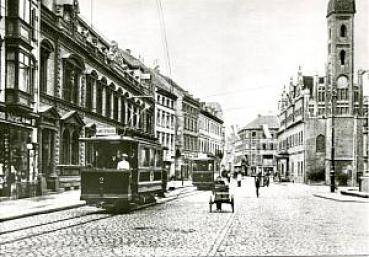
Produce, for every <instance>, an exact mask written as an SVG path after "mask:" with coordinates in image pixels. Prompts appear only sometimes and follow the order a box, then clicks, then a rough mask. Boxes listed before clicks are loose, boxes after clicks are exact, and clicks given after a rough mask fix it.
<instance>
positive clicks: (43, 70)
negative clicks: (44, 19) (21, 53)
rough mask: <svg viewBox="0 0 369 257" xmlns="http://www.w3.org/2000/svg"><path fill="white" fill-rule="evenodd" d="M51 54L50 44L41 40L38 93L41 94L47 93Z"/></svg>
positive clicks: (52, 50) (52, 48) (51, 47)
mask: <svg viewBox="0 0 369 257" xmlns="http://www.w3.org/2000/svg"><path fill="white" fill-rule="evenodd" d="M52 52H54V47H53V46H52V44H51V43H50V42H49V41H47V40H43V41H42V43H41V51H40V91H41V92H42V93H47V81H48V70H49V58H50V54H51V53H52Z"/></svg>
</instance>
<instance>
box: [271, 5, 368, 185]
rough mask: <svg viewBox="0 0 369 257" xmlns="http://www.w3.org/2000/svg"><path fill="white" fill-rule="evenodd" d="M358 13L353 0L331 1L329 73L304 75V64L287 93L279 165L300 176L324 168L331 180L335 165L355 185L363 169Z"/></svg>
mask: <svg viewBox="0 0 369 257" xmlns="http://www.w3.org/2000/svg"><path fill="white" fill-rule="evenodd" d="M355 13H356V8H355V1H354V0H330V1H329V3H328V9H327V31H328V42H327V48H328V56H327V70H326V74H325V76H324V77H320V76H317V75H316V76H304V75H303V74H302V71H301V69H300V70H299V72H298V76H297V81H296V82H293V81H292V80H291V83H290V87H289V89H288V90H286V89H285V90H284V92H283V93H282V97H281V100H280V102H279V119H280V124H281V127H280V130H279V135H278V140H279V155H278V169H279V170H280V172H281V173H282V174H285V175H287V176H291V177H293V178H294V179H295V180H297V181H301V182H307V180H308V179H307V177H308V174H309V173H312V172H324V173H325V181H326V183H329V182H330V177H329V173H330V171H331V170H334V171H335V172H336V174H340V173H345V174H347V177H348V184H349V185H352V186H356V185H357V183H358V174H359V175H360V173H358V172H362V171H363V169H364V167H363V164H364V158H365V153H364V149H363V138H364V131H365V124H367V122H366V119H367V118H365V117H366V116H365V113H364V112H365V110H367V108H366V107H365V105H364V101H363V99H364V95H363V89H362V83H361V82H360V80H359V82H358V83H355V82H354V62H353V56H354V50H355V49H354V16H355ZM366 126H367V125H366ZM366 158H367V157H366Z"/></svg>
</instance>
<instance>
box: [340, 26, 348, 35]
mask: <svg viewBox="0 0 369 257" xmlns="http://www.w3.org/2000/svg"><path fill="white" fill-rule="evenodd" d="M340 36H341V37H346V36H347V28H346V26H345V25H342V26H341V29H340Z"/></svg>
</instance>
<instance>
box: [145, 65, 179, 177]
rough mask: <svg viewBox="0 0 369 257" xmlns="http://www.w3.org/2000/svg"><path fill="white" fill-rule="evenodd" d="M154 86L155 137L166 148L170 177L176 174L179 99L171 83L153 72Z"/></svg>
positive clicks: (165, 154) (165, 156)
mask: <svg viewBox="0 0 369 257" xmlns="http://www.w3.org/2000/svg"><path fill="white" fill-rule="evenodd" d="M151 82H152V84H153V85H154V86H155V135H156V137H157V138H158V140H159V142H160V143H161V144H162V145H163V146H164V147H165V149H166V150H164V161H165V163H166V165H167V169H168V170H169V174H168V176H169V177H173V176H174V174H175V161H176V160H175V155H176V144H175V142H176V127H177V116H176V108H177V99H178V96H177V95H176V94H174V93H173V88H172V86H171V85H170V83H169V82H168V81H167V80H165V78H164V77H162V76H161V75H160V73H159V72H157V71H153V72H152V80H151Z"/></svg>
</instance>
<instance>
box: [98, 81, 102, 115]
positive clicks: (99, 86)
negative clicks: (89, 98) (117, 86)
mask: <svg viewBox="0 0 369 257" xmlns="http://www.w3.org/2000/svg"><path fill="white" fill-rule="evenodd" d="M102 98H103V85H102V83H101V81H98V82H97V83H96V112H97V113H98V114H102V103H103V102H102V100H103V99H102Z"/></svg>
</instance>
